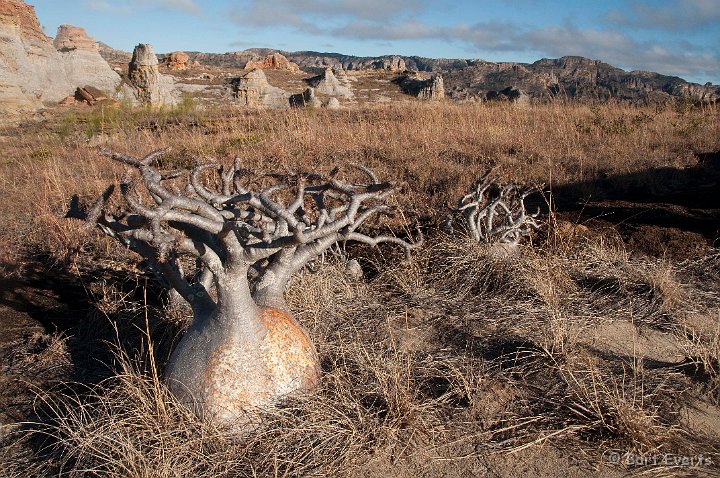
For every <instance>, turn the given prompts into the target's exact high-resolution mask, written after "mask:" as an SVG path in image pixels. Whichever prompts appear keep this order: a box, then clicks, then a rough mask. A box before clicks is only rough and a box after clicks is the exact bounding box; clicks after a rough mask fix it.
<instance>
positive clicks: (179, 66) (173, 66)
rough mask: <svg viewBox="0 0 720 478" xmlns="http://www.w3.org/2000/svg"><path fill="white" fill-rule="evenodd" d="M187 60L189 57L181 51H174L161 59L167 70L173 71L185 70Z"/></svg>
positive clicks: (187, 63) (188, 60)
mask: <svg viewBox="0 0 720 478" xmlns="http://www.w3.org/2000/svg"><path fill="white" fill-rule="evenodd" d="M189 62H190V57H189V56H188V54H187V53H185V52H183V51H174V52H172V53H170V54H169V55H167V56H166V57H165V59H164V60H163V63H164V64H165V66H167V67H168V69H169V70H173V71H181V70H187V69H188V66H189Z"/></svg>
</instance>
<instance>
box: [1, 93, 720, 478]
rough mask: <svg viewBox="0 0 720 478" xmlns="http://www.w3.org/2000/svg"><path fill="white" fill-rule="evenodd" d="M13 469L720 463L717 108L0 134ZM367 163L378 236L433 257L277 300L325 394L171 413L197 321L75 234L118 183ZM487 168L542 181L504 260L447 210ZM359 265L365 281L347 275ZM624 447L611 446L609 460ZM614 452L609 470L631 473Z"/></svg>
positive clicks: (119, 258)
mask: <svg viewBox="0 0 720 478" xmlns="http://www.w3.org/2000/svg"><path fill="white" fill-rule="evenodd" d="M1 133H2V143H0V144H2V155H0V194H1V201H0V245H1V246H2V251H3V256H2V258H1V259H0V270H1V271H2V274H3V275H4V279H3V280H2V288H1V289H0V327H2V329H1V330H2V333H0V440H1V442H2V449H1V450H0V475H2V476H8V477H10V476H13V477H14V476H58V475H59V476H86V475H87V476H102V477H115V476H117V477H120V476H123V477H126V476H146V477H151V476H152V477H156V476H167V477H172V476H178V477H179V476H183V477H187V476H198V477H201V476H208V477H210V476H213V477H214V476H427V477H430V476H557V475H566V476H626V475H628V474H646V475H650V476H683V475H687V476H697V475H712V474H716V473H718V469H719V467H720V432H718V430H720V406H719V405H720V253H719V252H718V249H717V242H716V241H717V238H718V232H719V231H718V227H720V226H719V225H720V213H719V211H720V204H719V202H718V184H720V183H719V182H718V181H719V180H720V111H719V110H718V109H717V107H694V106H692V105H689V104H684V103H680V104H678V105H672V106H667V107H662V108H650V107H647V108H645V107H630V106H625V105H622V104H606V105H599V106H594V107H591V106H587V105H576V104H548V105H536V106H531V107H527V108H519V107H515V106H512V105H504V104H497V105H487V104H474V105H460V104H458V105H451V104H445V103H439V104H400V105H397V106H383V107H363V108H354V109H343V110H338V111H328V110H314V109H308V110H289V111H272V112H270V111H246V110H232V109H231V110H208V109H200V108H198V107H197V106H196V105H195V104H194V103H193V101H192V100H190V99H187V100H186V101H185V102H184V103H183V104H182V106H180V107H178V108H176V109H173V110H142V109H131V108H129V107H124V106H121V107H115V108H100V107H97V108H94V109H91V108H81V107H78V108H77V109H75V110H67V109H66V110H58V111H50V112H49V113H47V114H46V117H45V118H44V119H43V120H42V121H40V122H34V123H28V124H25V125H21V126H20V127H15V128H12V129H10V128H8V129H5V130H3V131H2V132H1ZM100 146H104V147H108V148H110V149H112V150H115V151H120V152H123V153H128V154H133V155H136V156H142V155H144V154H147V153H148V152H150V151H153V150H155V149H158V148H164V147H172V150H171V152H170V153H169V154H168V155H167V156H165V157H163V159H162V161H163V164H162V166H163V167H164V168H166V169H174V168H183V167H190V166H192V165H193V164H194V162H195V161H196V160H201V161H203V160H209V159H210V158H212V159H214V160H217V161H219V162H223V163H225V164H229V163H230V162H232V161H233V160H234V158H236V157H240V158H242V162H243V164H245V165H246V166H247V167H248V168H253V169H256V170H260V171H277V172H281V173H282V172H288V171H317V172H323V173H327V172H329V171H330V170H332V169H333V168H334V167H335V166H337V165H341V164H345V163H348V162H354V163H359V164H363V165H366V166H368V167H370V168H372V169H373V170H374V171H375V173H376V174H377V176H378V177H379V178H381V179H383V180H389V181H392V182H394V183H395V184H397V186H398V191H397V192H396V193H395V194H394V195H393V197H392V203H393V204H395V205H396V206H397V208H398V210H399V211H402V213H401V214H397V215H396V216H394V217H393V218H391V219H390V220H386V221H384V222H382V223H377V224H374V223H373V224H368V225H366V226H365V227H367V228H369V229H373V228H374V229H377V230H378V231H384V233H387V232H388V231H389V232H391V233H393V234H396V235H397V236H398V237H403V238H411V237H413V235H414V234H415V227H416V225H418V226H419V227H420V229H421V230H422V231H423V235H424V237H425V242H424V244H423V245H422V246H421V247H419V248H417V249H415V250H413V251H412V260H411V261H406V260H405V259H404V256H403V254H402V251H398V250H397V249H395V248H393V247H381V248H369V247H365V246H353V245H351V244H348V245H347V247H343V248H339V249H338V250H337V251H336V254H334V255H328V256H327V257H326V258H325V259H324V260H323V261H321V263H318V264H315V265H314V267H313V268H312V270H304V271H302V272H300V273H299V274H297V275H296V276H295V278H294V279H293V281H292V283H291V285H290V288H289V290H288V292H287V301H288V305H289V307H290V309H291V310H292V312H293V314H294V316H295V317H296V318H297V319H298V320H299V321H300V322H301V323H302V324H303V325H304V326H305V327H306V328H307V330H308V332H309V334H310V336H311V337H312V339H313V341H314V342H315V344H316V346H317V349H318V352H319V354H320V359H321V364H322V381H321V384H320V387H319V389H317V390H316V391H315V392H313V393H312V394H310V395H308V396H296V397H293V398H291V399H288V400H286V401H285V402H283V403H282V404H281V405H280V406H278V407H277V408H273V409H270V410H265V411H263V412H262V413H261V414H260V416H259V417H257V420H256V422H257V423H258V425H257V426H256V427H254V428H252V429H250V430H247V431H246V432H245V433H243V434H242V435H240V436H238V435H237V434H231V433H228V431H227V430H224V429H222V428H221V427H218V426H216V425H213V424H212V423H208V422H206V421H203V420H201V419H199V418H197V417H196V416H195V415H194V414H193V413H192V412H191V411H190V409H188V408H187V407H186V406H185V405H183V404H182V403H180V402H178V401H177V400H176V399H175V398H174V397H173V395H171V394H170V393H169V392H168V391H167V389H166V386H165V384H164V383H163V380H162V370H163V365H164V363H165V362H166V360H167V358H168V356H169V353H170V350H171V349H172V347H173V345H174V344H175V343H177V341H178V339H179V337H180V335H181V334H182V331H183V330H184V328H185V327H186V326H187V323H188V320H189V317H190V315H189V314H187V313H184V312H183V311H182V310H178V309H172V308H169V307H167V304H166V301H165V299H164V297H165V296H164V295H163V294H162V291H161V290H160V287H159V285H158V284H157V282H156V281H155V279H154V277H153V276H152V275H151V274H149V273H148V272H147V271H146V269H145V268H144V267H143V264H142V262H141V261H140V259H139V257H138V256H135V255H134V254H133V253H132V252H130V251H128V250H126V249H125V248H123V247H122V246H120V245H119V244H117V243H116V242H114V241H112V240H111V239H108V238H106V237H105V236H102V235H101V234H100V233H99V232H98V231H97V230H96V229H94V228H91V227H86V225H85V224H84V223H82V222H81V221H78V220H74V219H69V218H66V217H65V213H66V212H67V210H68V209H69V207H70V204H71V202H72V200H73V196H74V195H77V199H76V202H78V203H80V204H90V203H92V201H93V200H94V199H95V198H96V197H97V196H98V195H100V194H101V193H102V191H103V190H104V189H105V188H106V187H107V185H108V184H110V183H113V182H115V183H118V182H120V181H121V180H122V179H123V177H124V175H125V174H127V172H126V170H125V169H124V168H123V167H122V165H120V164H117V163H113V162H111V161H109V160H108V159H107V158H105V157H103V156H101V155H99V154H98V148H99V147H100ZM490 168H492V169H493V172H494V174H495V175H496V176H497V177H498V178H500V179H501V180H504V181H510V180H513V181H518V182H520V183H522V184H525V185H528V186H538V187H539V188H540V190H541V192H540V193H537V194H535V195H533V196H530V197H529V198H528V204H529V205H530V206H531V207H532V208H533V210H534V209H535V208H540V211H541V214H540V216H539V217H540V219H541V222H542V227H541V228H540V229H539V230H538V231H536V232H535V233H534V234H533V235H532V237H531V238H530V239H529V240H528V241H527V242H526V243H524V244H523V245H522V247H521V249H520V251H519V253H518V254H517V255H514V256H508V257H498V256H497V255H496V254H493V253H491V251H490V250H489V249H488V247H487V246H485V245H482V244H478V243H475V242H472V241H471V240H469V239H468V237H467V235H466V234H464V231H463V228H462V224H461V222H459V221H458V220H457V217H455V218H453V214H452V211H451V208H450V205H453V204H454V203H455V202H456V201H457V199H458V198H459V197H460V196H461V195H462V194H463V193H464V192H465V191H467V190H468V188H470V187H471V186H472V185H473V182H474V181H476V180H477V179H478V178H479V177H480V176H481V175H482V174H483V173H484V172H486V171H487V170H488V169H490ZM349 258H355V259H357V260H358V261H359V262H360V265H361V266H362V271H363V273H362V275H360V274H357V273H349V271H348V270H347V268H346V264H347V261H348V259H349ZM613 453H617V454H618V455H617V456H616V455H613ZM617 457H619V463H615V462H614V460H615V458H617Z"/></svg>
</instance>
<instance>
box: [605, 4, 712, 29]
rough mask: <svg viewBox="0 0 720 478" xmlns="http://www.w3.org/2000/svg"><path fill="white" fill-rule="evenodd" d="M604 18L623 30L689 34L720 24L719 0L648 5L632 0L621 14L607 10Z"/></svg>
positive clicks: (618, 11) (617, 11)
mask: <svg viewBox="0 0 720 478" xmlns="http://www.w3.org/2000/svg"><path fill="white" fill-rule="evenodd" d="M606 19H607V21H608V22H609V23H610V24H613V25H619V26H626V27H627V26H631V27H637V28H645V29H651V30H666V31H668V30H669V31H691V30H696V29H699V28H706V27H711V26H713V25H717V24H718V23H720V1H718V0H664V2H662V3H660V4H657V3H655V4H650V3H647V2H645V1H638V0H635V1H633V2H631V4H630V5H629V7H628V8H626V9H624V10H623V11H620V10H612V11H610V12H609V13H608V14H607V18H606Z"/></svg>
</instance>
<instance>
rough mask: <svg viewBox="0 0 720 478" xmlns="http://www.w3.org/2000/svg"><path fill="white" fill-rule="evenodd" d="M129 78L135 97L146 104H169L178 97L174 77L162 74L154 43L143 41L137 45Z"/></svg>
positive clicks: (175, 101) (131, 62)
mask: <svg viewBox="0 0 720 478" xmlns="http://www.w3.org/2000/svg"><path fill="white" fill-rule="evenodd" d="M128 79H129V81H130V84H131V85H132V87H133V88H134V90H135V91H134V96H135V99H136V100H137V101H138V102H139V103H141V104H144V105H151V106H167V105H173V104H175V103H177V101H178V98H177V94H176V91H175V88H174V82H173V80H172V78H170V77H169V76H167V75H162V74H160V70H159V68H158V59H157V56H155V52H153V48H152V45H150V44H147V43H141V44H139V45H137V46H136V47H135V50H134V51H133V56H132V60H130V64H129V65H128Z"/></svg>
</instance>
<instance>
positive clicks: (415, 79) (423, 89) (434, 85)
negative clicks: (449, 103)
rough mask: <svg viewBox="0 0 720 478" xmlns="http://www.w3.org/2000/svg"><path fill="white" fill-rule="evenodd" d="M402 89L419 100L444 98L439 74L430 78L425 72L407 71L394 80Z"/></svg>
mask: <svg viewBox="0 0 720 478" xmlns="http://www.w3.org/2000/svg"><path fill="white" fill-rule="evenodd" d="M394 81H395V83H397V84H398V85H400V88H402V90H403V91H404V92H405V93H407V94H409V95H412V96H416V97H417V98H420V99H421V100H442V99H443V98H445V85H444V82H443V77H442V75H441V74H439V73H437V74H435V75H433V76H431V77H430V78H428V77H427V73H423V74H421V73H418V72H417V71H412V72H408V73H406V74H404V75H402V76H400V77H398V78H397V79H395V80H394Z"/></svg>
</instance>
